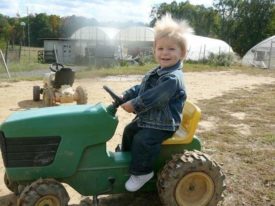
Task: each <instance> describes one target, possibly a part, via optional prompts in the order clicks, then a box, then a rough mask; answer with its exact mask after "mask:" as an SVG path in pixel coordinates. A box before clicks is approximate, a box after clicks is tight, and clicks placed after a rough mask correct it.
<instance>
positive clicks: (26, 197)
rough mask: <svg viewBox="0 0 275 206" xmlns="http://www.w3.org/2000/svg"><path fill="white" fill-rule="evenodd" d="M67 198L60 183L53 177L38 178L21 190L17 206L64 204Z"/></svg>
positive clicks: (59, 205) (53, 205)
mask: <svg viewBox="0 0 275 206" xmlns="http://www.w3.org/2000/svg"><path fill="white" fill-rule="evenodd" d="M69 199H70V198H69V195H68V193H67V191H66V190H65V188H64V186H63V185H62V184H61V183H59V182H57V181H55V180H53V179H39V180H37V181H35V182H33V183H32V184H31V185H29V186H27V187H26V188H25V189H24V190H23V192H22V193H21V195H20V197H19V199H18V206H66V205H67V204H68V202H69Z"/></svg>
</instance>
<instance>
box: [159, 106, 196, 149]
mask: <svg viewBox="0 0 275 206" xmlns="http://www.w3.org/2000/svg"><path fill="white" fill-rule="evenodd" d="M200 117H201V110H200V108H199V107H197V106H196V105H195V104H193V103H192V102H190V101H186V102H185V104H184V108H183V112H182V121H181V124H180V126H179V128H178V130H177V131H176V132H175V133H174V134H173V136H172V137H170V138H168V139H167V140H165V141H163V143H162V144H163V145H167V144H188V143H190V142H192V140H193V136H194V134H195V132H196V129H197V126H198V123H199V121H200Z"/></svg>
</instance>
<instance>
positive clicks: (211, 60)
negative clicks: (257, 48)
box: [206, 53, 234, 67]
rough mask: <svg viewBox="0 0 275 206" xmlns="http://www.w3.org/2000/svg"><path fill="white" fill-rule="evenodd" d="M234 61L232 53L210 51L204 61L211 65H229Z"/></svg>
mask: <svg viewBox="0 0 275 206" xmlns="http://www.w3.org/2000/svg"><path fill="white" fill-rule="evenodd" d="M233 62H234V55H233V54H232V53H221V54H214V53H210V55H209V57H208V59H207V60H206V63H208V64H210V65H213V66H226V67H229V66H231V65H232V64H233Z"/></svg>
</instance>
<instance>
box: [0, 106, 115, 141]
mask: <svg viewBox="0 0 275 206" xmlns="http://www.w3.org/2000/svg"><path fill="white" fill-rule="evenodd" d="M117 122H118V121H117V118H116V117H114V116H112V115H111V114H109V113H108V111H107V110H106V107H105V106H104V105H103V104H101V103H99V104H96V105H66V106H57V107H46V108H34V109H29V110H26V111H20V112H15V113H13V114H11V115H10V116H9V117H8V118H7V119H6V120H5V121H4V122H3V123H2V124H1V125H0V131H2V132H3V133H4V135H5V137H7V138H9V137H10V138H15V137H16V138H18V137H19V138H20V137H42V136H60V137H64V136H81V135H82V136H93V138H95V136H96V138H99V139H101V140H102V141H104V140H106V138H107V136H108V138H110V137H112V135H113V133H114V131H115V128H116V125H117ZM102 126H103V127H104V132H102ZM101 136H104V138H103V137H101Z"/></svg>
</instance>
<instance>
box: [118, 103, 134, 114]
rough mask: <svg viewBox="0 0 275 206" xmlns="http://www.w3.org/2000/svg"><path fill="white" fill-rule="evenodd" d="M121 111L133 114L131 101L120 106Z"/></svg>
mask: <svg viewBox="0 0 275 206" xmlns="http://www.w3.org/2000/svg"><path fill="white" fill-rule="evenodd" d="M121 107H122V109H124V110H125V111H126V112H129V113H133V112H134V111H135V109H134V107H133V105H132V103H131V101H128V102H125V103H124V104H122V105H121Z"/></svg>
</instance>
